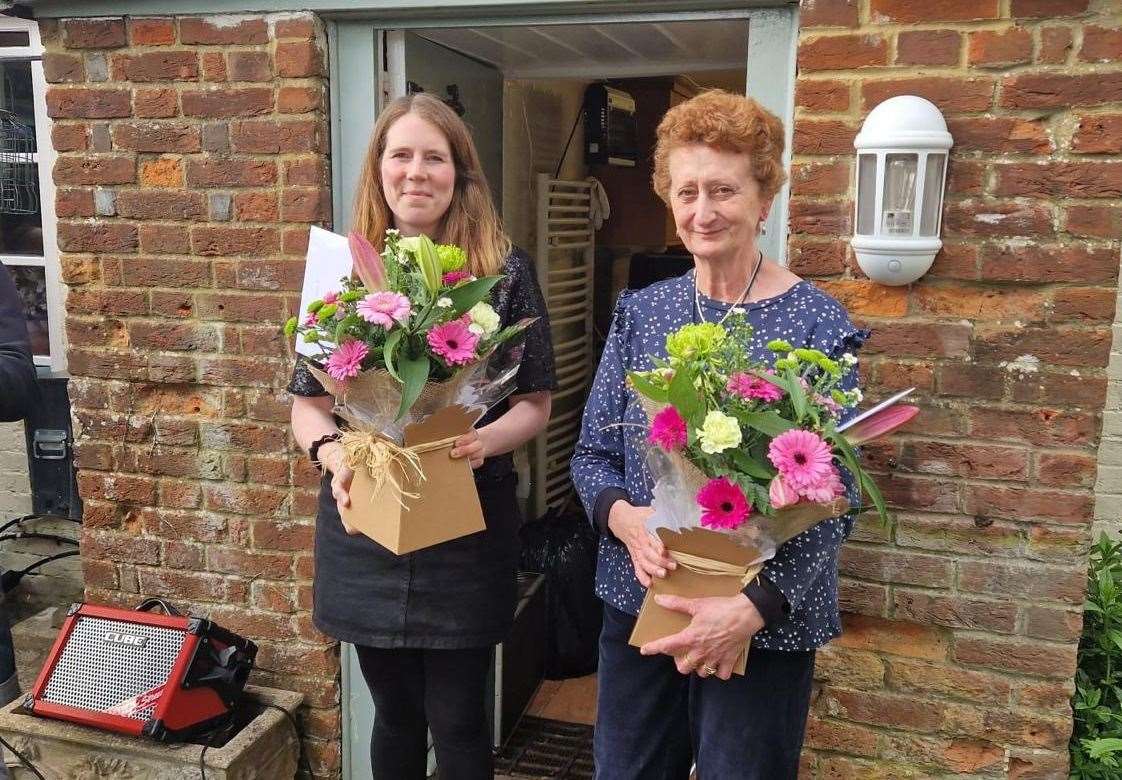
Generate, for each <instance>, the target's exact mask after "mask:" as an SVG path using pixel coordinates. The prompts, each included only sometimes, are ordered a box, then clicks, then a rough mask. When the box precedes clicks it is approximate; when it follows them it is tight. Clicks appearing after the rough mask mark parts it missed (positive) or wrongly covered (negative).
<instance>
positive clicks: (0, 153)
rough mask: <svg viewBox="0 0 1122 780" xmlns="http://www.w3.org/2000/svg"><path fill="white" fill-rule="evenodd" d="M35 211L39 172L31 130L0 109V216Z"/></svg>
mask: <svg viewBox="0 0 1122 780" xmlns="http://www.w3.org/2000/svg"><path fill="white" fill-rule="evenodd" d="M38 211H39V171H38V168H37V166H36V163H35V128H33V127H30V126H28V125H26V124H24V123H23V122H21V121H20V120H19V117H17V116H16V115H15V114H13V113H12V112H11V111H7V110H4V109H0V214H35V213H36V212H38Z"/></svg>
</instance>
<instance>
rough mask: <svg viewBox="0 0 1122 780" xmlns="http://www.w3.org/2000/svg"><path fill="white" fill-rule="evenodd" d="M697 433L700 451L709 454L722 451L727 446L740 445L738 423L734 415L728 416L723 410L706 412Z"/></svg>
mask: <svg viewBox="0 0 1122 780" xmlns="http://www.w3.org/2000/svg"><path fill="white" fill-rule="evenodd" d="M697 434H698V438H699V439H700V440H701V451H702V452H707V453H709V454H710V455H716V454H717V453H719V452H724V451H725V450H727V449H728V448H729V447H739V446H740V441H741V433H740V423H738V422H737V421H736V418H735V417H729V416H728V415H727V414H725V413H723V412H718V411H712V412H709V413H708V414H706V415H705V421H704V422H702V424H701V428H700V429H699V430H698V432H697Z"/></svg>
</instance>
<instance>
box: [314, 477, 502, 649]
mask: <svg viewBox="0 0 1122 780" xmlns="http://www.w3.org/2000/svg"><path fill="white" fill-rule="evenodd" d="M516 483H517V476H516V475H515V474H513V473H509V474H507V475H506V476H503V477H501V478H499V479H493V480H492V479H488V480H480V481H479V482H477V483H476V487H477V488H478V490H479V500H480V504H481V505H482V507H483V517H484V519H485V521H486V523H487V530H486V531H481V532H479V533H474V534H470V535H468V536H463V537H460V538H459V539H453V540H451V541H448V542H443V543H441V544H437V545H434V546H432V547H428V548H425V549H423V550H417V551H416V552H412V553H407V554H405V555H395V554H394V553H392V552H390V551H389V550H387V549H386V548H385V547H382V545H380V544H378V543H377V542H375V541H373V540H372V539H370V538H368V537H366V536H363V535H361V534H359V535H356V536H350V535H348V534H347V533H346V531H344V530H343V523H342V521H341V520H340V518H339V510H338V508H337V507H336V505H335V499H334V498H333V497H332V495H331V480H330V478H329V477H327V476H325V477H324V479H323V481H322V482H321V484H320V493H319V513H318V514H317V516H316V549H315V563H316V572H315V581H314V603H313V609H312V620H313V622H314V623H315V625H316V628H318V629H319V630H320V631H322V632H323V633H325V634H327V635H328V636H331V637H334V638H335V639H338V640H340V641H343V642H351V643H352V644H357V645H367V646H369V647H382V648H395V647H413V648H430V649H455V648H462V647H486V646H489V645H493V644H497V643H498V642H501V641H502V640H503V639H504V638H505V637H506V634H507V632H508V631H509V630H510V627H511V624H512V622H513V619H514V607H515V599H516V596H517V584H516V575H517V568H518V552H519V550H518V527H519V524H520V522H521V515H520V512H519V509H518V502H517V498H516V496H515V485H516Z"/></svg>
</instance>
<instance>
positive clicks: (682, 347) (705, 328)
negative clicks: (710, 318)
mask: <svg viewBox="0 0 1122 780" xmlns="http://www.w3.org/2000/svg"><path fill="white" fill-rule="evenodd" d="M725 335H726V334H725V329H724V328H722V327H721V326H720V325H718V324H717V323H715V322H702V323H697V324H694V325H683V326H682V327H681V328H679V329H678V330H677V331H675V332H674V333H671V334H670V335H669V336H667V337H666V352H667V353H668V354H669V355H670V357H672V358H677V359H678V360H692V359H695V358H700V357H704V356H705V355H708V354H710V353H711V352H712V351H713V350H714V349H716V348H717V347H718V346H719V345H720V344H721V342H723V341H724V340H725Z"/></svg>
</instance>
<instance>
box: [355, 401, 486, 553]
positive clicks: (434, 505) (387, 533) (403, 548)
mask: <svg viewBox="0 0 1122 780" xmlns="http://www.w3.org/2000/svg"><path fill="white" fill-rule="evenodd" d="M478 417H479V413H478V411H469V410H467V409H465V408H464V407H462V406H449V407H445V408H443V409H440V410H438V411H436V412H434V413H433V414H432V415H430V416H429V417H428V418H426V419H425V420H424V421H422V422H420V423H414V424H410V425H407V426H405V440H404V442H403V443H404V445H405V446H406V447H416V446H418V445H424V444H427V443H429V442H437V441H440V440H441V439H447V438H450V437H455V436H459V435H460V434H463V433H467V431H468V430H470V429H471V427H472V425H474V424H475V421H476V420H477V419H478ZM451 449H452V444H451V442H448V443H446V444H444V445H442V446H440V447H438V448H436V449H424V448H423V447H422V448H421V451H419V452H418V458H419V462H420V469H421V473H422V474H423V475H424V478H423V479H418V478H417V475H416V473H415V472H413V471H412V470H410V469H407V468H406V469H403V468H402V467H401V466H399V465H398V464H393V465H391V466H390V468H392V469H393V470H394V478H395V481H396V482H397V483H398V484H399V485H400V486H401V487H402V490H403V493H404V494H412V496H410V495H404V494H403V493H399V492H398V490H397V488H396V487H395V486H394V485H393V483H392V482H391V481H390V480H388V479H387V480H383V482H382V485H381V489H380V490H378V491H377V492H375V490H374V484H373V482H372V480H371V478H370V475H369V472H367V470H366V469H365V468H362V467H360V468H357V469H355V476H354V480H353V481H352V482H351V505H350V507H348V508H347V509H344V510H342V512H341V513H340V514H341V515H342V517H343V520H344V522H345V523H346V524H347V525H348V526H350V527H351V528H354V529H356V530H358V531H361V532H362V533H363V534H365V535H366V536H368V537H370V538H371V539H373V540H374V541H375V542H377V543H378V544H380V545H382V546H383V547H385V548H386V549H388V550H390V551H392V552H394V553H396V554H398V555H402V554H404V553H409V552H413V551H415V550H420V549H423V548H425V547H431V546H432V545H434V544H439V543H440V542H447V541H449V540H451V539H457V538H459V537H461V536H467V535H468V534H473V533H476V532H478V531H482V530H484V529H485V528H486V524H485V523H484V520H483V509H482V508H481V506H480V504H479V493H478V492H477V491H476V489H475V478H474V476H473V475H472V469H471V464H470V463H469V462H468V460H467V459H466V458H452V457H450V456H449V452H450V451H451ZM399 499H400V500H399Z"/></svg>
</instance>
